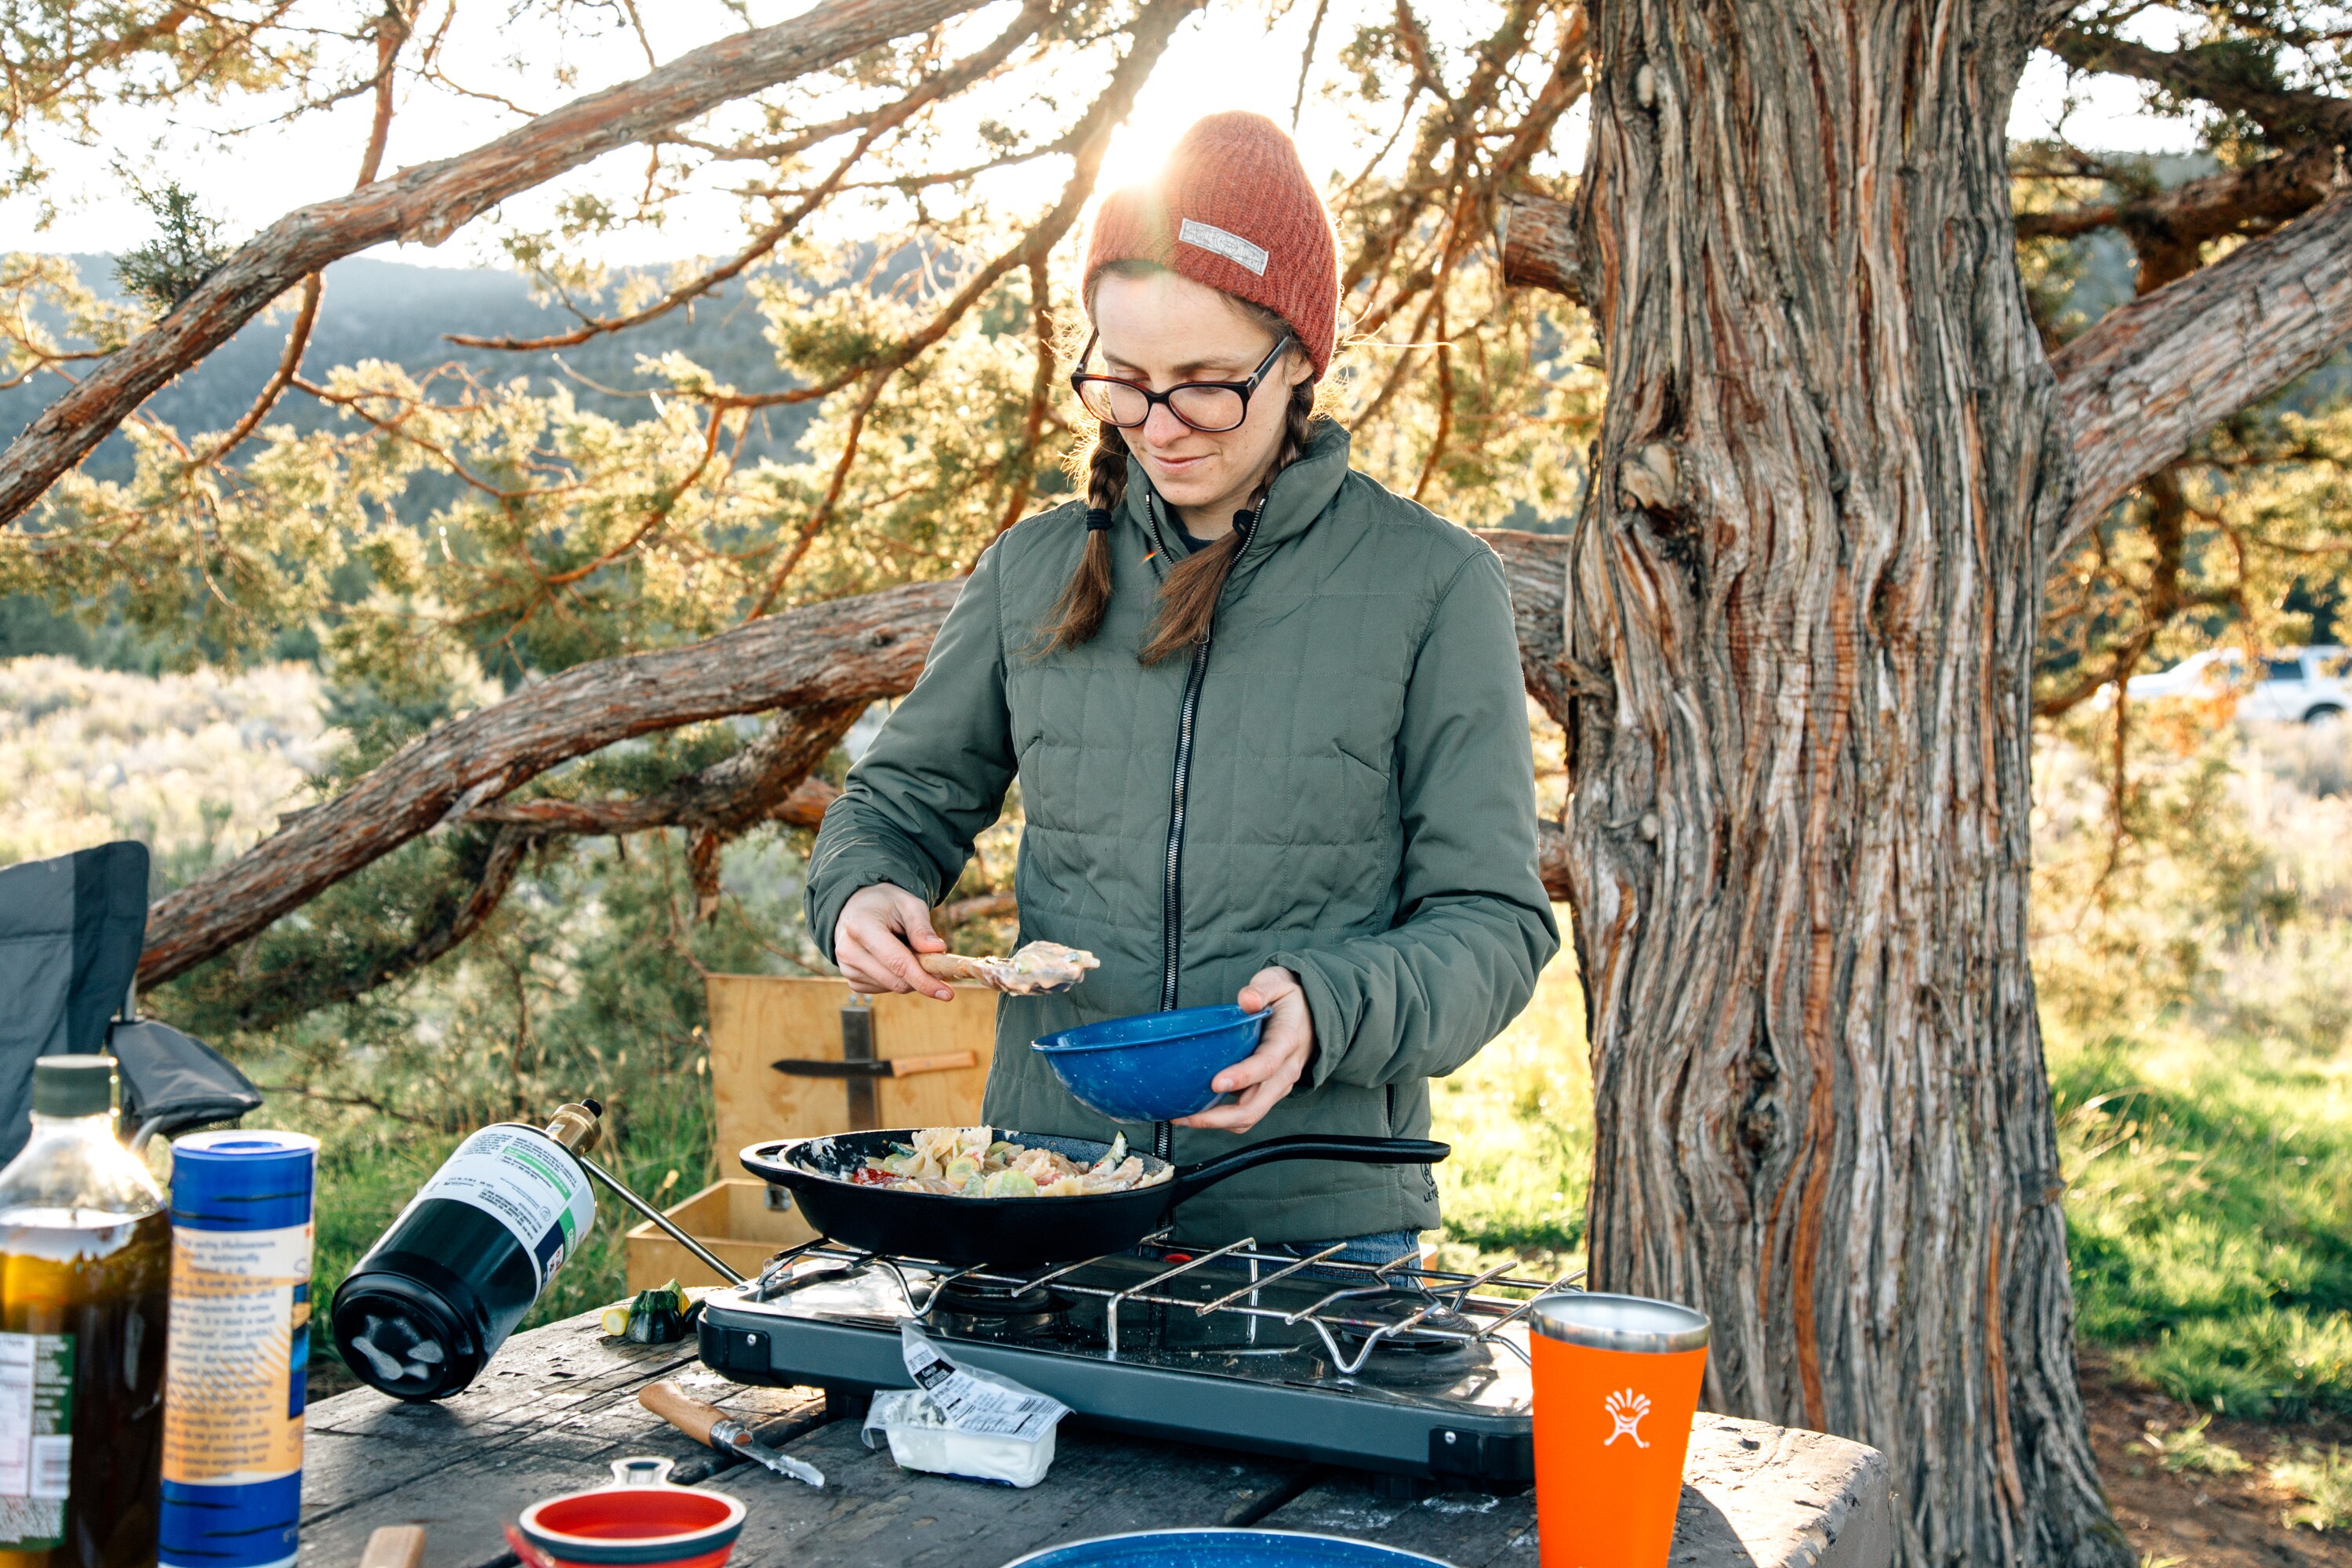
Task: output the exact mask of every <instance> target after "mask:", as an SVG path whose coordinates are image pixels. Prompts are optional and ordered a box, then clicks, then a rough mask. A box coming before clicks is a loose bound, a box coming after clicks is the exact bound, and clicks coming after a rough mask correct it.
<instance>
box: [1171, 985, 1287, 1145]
mask: <svg viewBox="0 0 2352 1568" xmlns="http://www.w3.org/2000/svg"><path fill="white" fill-rule="evenodd" d="M1234 1000H1235V1001H1237V1002H1239V1003H1240V1004H1241V1005H1242V1009H1243V1011H1244V1012H1249V1013H1255V1012H1257V1011H1259V1010H1260V1009H1261V1008H1266V1007H1271V1008H1273V1009H1274V1016H1273V1017H1271V1018H1268V1019H1267V1020H1266V1021H1265V1033H1264V1034H1263V1035H1260V1036H1259V1037H1258V1042H1257V1049H1255V1050H1254V1051H1252V1052H1251V1053H1250V1054H1249V1055H1247V1056H1245V1057H1244V1058H1242V1059H1241V1060H1239V1061H1237V1062H1235V1063H1234V1065H1233V1066H1231V1067H1229V1068H1226V1069H1225V1070H1224V1071H1223V1072H1221V1073H1219V1074H1218V1075H1217V1076H1216V1077H1215V1078H1213V1079H1211V1080H1210V1081H1209V1087H1210V1088H1211V1089H1215V1090H1216V1091H1217V1092H1218V1093H1219V1094H1232V1095H1236V1096H1238V1097H1239V1098H1237V1099H1235V1100H1233V1101H1232V1102H1231V1103H1230V1104H1226V1105H1213V1106H1211V1107H1210V1108H1209V1109H1208V1110H1203V1111H1202V1112H1200V1113H1199V1114H1198V1115H1195V1116H1187V1117H1184V1118H1183V1119H1182V1120H1181V1121H1178V1122H1177V1123H1176V1125H1177V1126H1179V1127H1213V1128H1215V1129H1216V1130H1217V1131H1220V1132H1246V1131H1249V1130H1250V1129H1251V1128H1253V1127H1255V1126H1256V1125H1257V1124H1258V1122H1259V1121H1261V1120H1263V1119H1264V1118H1265V1113H1266V1112H1267V1111H1269V1110H1273V1109H1274V1107H1275V1102H1276V1100H1280V1099H1281V1098H1282V1097H1283V1096H1284V1095H1286V1094H1288V1093H1289V1092H1290V1090H1291V1089H1292V1087H1293V1086H1295V1085H1296V1084H1297V1082H1298V1079H1299V1075H1300V1074H1302V1073H1304V1072H1305V1071H1306V1070H1307V1063H1308V1062H1310V1061H1312V1060H1314V1058H1315V1019H1314V1016H1312V1015H1311V1014H1309V1013H1308V1012H1307V993H1306V992H1305V991H1303V990H1301V989H1299V985H1298V976H1297V975H1296V974H1293V973H1290V971H1288V970H1287V969H1272V968H1269V969H1261V970H1259V971H1258V972H1257V973H1255V974H1253V975H1251V976H1250V983H1249V984H1247V985H1244V986H1243V987H1242V994H1240V995H1239V996H1237V997H1235V998H1234Z"/></svg>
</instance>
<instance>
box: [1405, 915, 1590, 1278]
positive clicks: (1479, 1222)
mask: <svg viewBox="0 0 2352 1568" xmlns="http://www.w3.org/2000/svg"><path fill="white" fill-rule="evenodd" d="M1559 917H1560V920H1561V921H1562V922H1563V923H1565V921H1566V920H1567V918H1568V912H1567V910H1559ZM1434 1099H1435V1104H1434V1107H1433V1110H1434V1116H1433V1121H1434V1126H1433V1130H1432V1136H1433V1137H1436V1138H1439V1139H1442V1140H1444V1141H1445V1142H1449V1143H1452V1144H1453V1145H1454V1155H1453V1158H1451V1159H1449V1160H1447V1161H1446V1162H1445V1163H1444V1165H1443V1166H1441V1167H1440V1168H1439V1170H1440V1175H1439V1180H1438V1186H1439V1191H1440V1194H1441V1200H1442V1202H1443V1204H1444V1212H1445V1229H1444V1233H1443V1236H1442V1239H1441V1240H1440V1242H1439V1250H1440V1256H1441V1261H1443V1262H1444V1264H1445V1265H1446V1266H1447V1267H1465V1266H1475V1267H1476V1268H1486V1267H1487V1266H1488V1265H1490V1264H1493V1263H1495V1262H1498V1261H1500V1260H1501V1259H1502V1258H1504V1257H1506V1256H1515V1257H1517V1258H1520V1259H1521V1260H1523V1261H1524V1262H1525V1264H1526V1265H1527V1266H1528V1268H1530V1269H1533V1270H1537V1271H1541V1272H1547V1273H1550V1274H1554V1275H1557V1274H1559V1273H1563V1272H1565V1271H1566V1270H1568V1269H1570V1268H1577V1267H1580V1266H1581V1265H1582V1262H1583V1253H1584V1200H1585V1194H1586V1192H1587V1190H1588V1189H1589V1188H1590V1186H1591V1171H1592V1077H1591V1072H1590V1071H1589V1070H1588V1068H1587V1064H1586V1058H1585V1047H1584V998H1583V994H1582V992H1581V991H1580V988H1579V987H1578V985H1577V981H1576V965H1575V961H1574V959H1573V957H1572V956H1569V955H1563V956H1562V957H1560V958H1558V959H1555V960H1553V962H1552V963H1551V965H1550V967H1549V968H1548V969H1546V970H1545V971H1544V973H1543V976H1542V978H1541V980H1540V981H1538V984H1537V987H1536V994H1535V999H1534V1000H1533V1001H1532V1002H1530V1003H1529V1004H1528V1008H1527V1011H1525V1012H1524V1013H1522V1014H1520V1015H1519V1016H1518V1017H1517V1019H1515V1020H1513V1022H1512V1024H1511V1026H1510V1027H1509V1028H1507V1029H1506V1030H1504V1032H1503V1033H1502V1034H1501V1035H1500V1036H1498V1037H1496V1039H1495V1040H1494V1041H1493V1042H1491V1043H1490V1044H1489V1045H1488V1046H1487V1047H1486V1049H1485V1050H1483V1051H1481V1052H1479V1053H1478V1055H1477V1056H1476V1057H1475V1058H1473V1059H1472V1060H1471V1062H1470V1064H1469V1066H1467V1067H1465V1068H1463V1069H1462V1070H1461V1071H1460V1072H1457V1073H1455V1074H1454V1076H1453V1077H1451V1078H1445V1079H1439V1080H1437V1082H1436V1084H1435V1085H1434Z"/></svg>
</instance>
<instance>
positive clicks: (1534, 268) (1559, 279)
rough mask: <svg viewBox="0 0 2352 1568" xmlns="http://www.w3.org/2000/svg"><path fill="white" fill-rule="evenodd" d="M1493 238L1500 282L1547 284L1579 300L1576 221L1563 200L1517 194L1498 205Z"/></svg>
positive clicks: (1538, 286)
mask: <svg viewBox="0 0 2352 1568" xmlns="http://www.w3.org/2000/svg"><path fill="white" fill-rule="evenodd" d="M1496 227H1497V229H1498V230H1499V232H1498V233H1497V235H1496V239H1497V240H1498V242H1499V243H1500V244H1501V246H1502V250H1503V281H1504V282H1506V283H1510V284H1521V285H1526V286H1528V287H1530V288H1535V289H1550V290H1551V291H1552V292H1553V293H1555V294H1564V295H1566V296H1567V297H1568V298H1569V299H1570V300H1574V301H1575V302H1576V303H1578V304H1580V305H1581V304H1583V303H1584V272H1583V268H1582V266H1581V255H1580V252H1579V251H1578V249H1577V248H1576V220H1575V216H1574V211H1573V209H1572V208H1570V205H1568V203H1566V202H1561V201H1554V200H1553V199H1551V198H1550V197H1549V196H1516V197H1513V198H1512V199H1510V200H1509V201H1507V202H1505V203H1504V204H1503V211H1502V221H1501V222H1500V223H1499V224H1497V225H1496Z"/></svg>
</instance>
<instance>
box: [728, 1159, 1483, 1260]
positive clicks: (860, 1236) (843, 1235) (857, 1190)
mask: <svg viewBox="0 0 2352 1568" xmlns="http://www.w3.org/2000/svg"><path fill="white" fill-rule="evenodd" d="M915 1131H916V1130H915V1129H913V1128H900V1129H898V1130H896V1131H879V1132H835V1133H832V1134H830V1135H829V1136H826V1137H824V1138H796V1139H791V1140H788V1141H785V1142H773V1143H754V1144H752V1145H751V1147H750V1148H748V1149H746V1150H744V1151H743V1153H742V1161H743V1168H744V1169H745V1170H747V1171H749V1172H751V1173H752V1174H753V1175H755V1176H761V1177H764V1178H766V1179H767V1180H768V1181H770V1182H772V1183H774V1184H776V1185H777V1186H780V1187H786V1188H789V1189H790V1190H791V1192H792V1194H793V1202H795V1203H797V1204H799V1205H800V1206H801V1212H802V1213H803V1215H807V1216H808V1222H809V1224H811V1225H813V1226H815V1227H816V1228H817V1230H818V1231H819V1232H821V1233H822V1234H824V1235H825V1236H827V1237H831V1238H832V1239H833V1240H835V1241H836V1242H839V1243H841V1244H843V1245H844V1246H847V1247H863V1248H865V1249H866V1250H867V1251H869V1252H887V1253H894V1254H898V1255H900V1256H904V1257H909V1258H937V1259H939V1260H940V1261H941V1262H943V1263H958V1264H970V1263H993V1264H997V1265H999V1266H1001V1267H1003V1268H1025V1267H1028V1266H1030V1265H1034V1264H1039V1263H1063V1262H1069V1261H1072V1260H1074V1259H1077V1258H1097V1257H1099V1256H1101V1255H1102V1254H1104V1253H1106V1252H1122V1251H1125V1250H1126V1249H1127V1248H1128V1247H1133V1246H1134V1245H1135V1244H1136V1243H1137V1242H1139V1241H1140V1240H1142V1239H1143V1238H1144V1237H1147V1236H1150V1234H1151V1233H1152V1232H1154V1231H1156V1230H1160V1229H1161V1228H1163V1227H1165V1226H1166V1225H1167V1224H1168V1215H1169V1211H1170V1210H1171V1209H1173V1208H1174V1207H1175V1206H1176V1205H1178V1204H1181V1203H1182V1202H1183V1201H1184V1200H1185V1199H1187V1198H1189V1197H1192V1196H1193V1195H1194V1194H1197V1193H1199V1192H1201V1191H1202V1190H1203V1189H1205V1188H1207V1187H1211V1186H1213V1185H1215V1184H1217V1183H1219V1182H1222V1181H1223V1180H1224V1179H1225V1178H1226V1177H1227V1176H1234V1175H1239V1174H1240V1173H1242V1172H1244V1171H1247V1170H1251V1169H1253V1168H1255V1167H1256V1166H1259V1165H1265V1164H1271V1163H1274V1162H1275V1161H1276V1160H1349V1161H1353V1162H1355V1163H1359V1164H1370V1165H1433V1164H1435V1163H1437V1162H1438V1161H1440V1160H1443V1159H1444V1158H1445V1157H1446V1156H1447V1155H1448V1154H1451V1153H1452V1152H1454V1150H1453V1148H1452V1147H1451V1146H1450V1145H1448V1144H1444V1143H1432V1142H1427V1141H1425V1140H1423V1139H1418V1138H1340V1137H1327V1136H1325V1135H1323V1134H1321V1133H1316V1132H1303V1133H1299V1134H1297V1136H1295V1137H1290V1138H1269V1139H1267V1140H1266V1141H1265V1142H1263V1143H1252V1144H1249V1145H1247V1146H1246V1147H1244V1148H1240V1149H1236V1150H1234V1152H1232V1153H1230V1154H1221V1155H1219V1156H1218V1157H1217V1158H1215V1159H1213V1160H1203V1161H1202V1162H1201V1163H1199V1164H1197V1165H1179V1166H1177V1167H1176V1173H1175V1174H1174V1175H1173V1176H1171V1178H1169V1179H1168V1180H1167V1181H1164V1182H1160V1183H1156V1184H1153V1185H1151V1186H1148V1187H1138V1188H1135V1189H1133V1190H1132V1191H1129V1192H1124V1193H1087V1194H1081V1195H1079V1196H1076V1197H1067V1198H1045V1197H1036V1198H960V1197H951V1196H950V1195H948V1194H944V1193H910V1192H898V1191H893V1190H892V1189H891V1188H888V1187H867V1186H859V1185H857V1184H855V1183H853V1182H851V1181H850V1179H849V1177H850V1173H852V1172H855V1171H857V1170H860V1169H862V1168H863V1167H864V1166H865V1164H866V1161H867V1159H869V1158H871V1157H873V1156H875V1155H877V1154H887V1153H888V1152H890V1146H891V1145H892V1144H894V1143H897V1144H902V1145H903V1144H911V1143H912V1142H914V1141H915ZM996 1136H997V1137H999V1138H1001V1139H1003V1141H1005V1142H1008V1143H1019V1144H1021V1145H1023V1146H1024V1147H1025V1148H1031V1149H1051V1150H1053V1151H1054V1152H1056V1153H1058V1154H1062V1155H1066V1156H1067V1157H1068V1158H1070V1159H1072V1160H1076V1162H1078V1163H1080V1164H1085V1165H1091V1164H1093V1163H1095V1162H1096V1161H1097V1160H1099V1159H1101V1158H1102V1157H1103V1156H1104V1155H1105V1154H1107V1153H1108V1152H1110V1145H1109V1144H1108V1143H1099V1142H1095V1141H1094V1140H1092V1139H1089V1138H1055V1137H1049V1136H1047V1135H1045V1134H1044V1133H1038V1132H1009V1131H1005V1130H1004V1129H1003V1128H1002V1127H1000V1128H998V1129H996ZM1139 1157H1140V1158H1141V1159H1142V1161H1143V1168H1144V1172H1145V1173H1146V1174H1150V1173H1154V1172H1158V1171H1162V1170H1166V1169H1167V1168H1168V1163H1167V1162H1166V1161H1164V1160H1155V1159H1153V1158H1152V1157H1151V1156H1150V1155H1149V1154H1142V1155H1140V1156H1139Z"/></svg>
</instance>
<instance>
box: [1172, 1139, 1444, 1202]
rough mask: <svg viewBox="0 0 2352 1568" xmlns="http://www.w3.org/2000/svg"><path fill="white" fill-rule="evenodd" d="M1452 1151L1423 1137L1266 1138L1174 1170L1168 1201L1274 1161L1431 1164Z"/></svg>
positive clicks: (1181, 1199)
mask: <svg viewBox="0 0 2352 1568" xmlns="http://www.w3.org/2000/svg"><path fill="white" fill-rule="evenodd" d="M1453 1152H1454V1145H1452V1144H1451V1143H1435V1142H1431V1141H1429V1140H1428V1139H1426V1138H1343V1137H1340V1136H1339V1135H1338V1134H1336V1133H1325V1132H1300V1133H1295V1134H1293V1135H1292V1136H1290V1137H1288V1138H1269V1139H1267V1140H1266V1141H1265V1142H1263V1143H1252V1144H1250V1145H1248V1146H1247V1147H1246V1148H1241V1149H1236V1150H1234V1152H1232V1153H1230V1154H1220V1155H1218V1156H1217V1157H1216V1158H1215V1159H1213V1160H1203V1161H1202V1162H1201V1163H1199V1164H1197V1165H1180V1166H1178V1167H1177V1168H1176V1174H1175V1176H1174V1178H1173V1179H1172V1180H1171V1181H1170V1183H1169V1186H1170V1187H1171V1189H1172V1193H1171V1196H1170V1199H1169V1202H1170V1203H1171V1204H1181V1203H1182V1202H1183V1201H1184V1200H1185V1199H1187V1198H1190V1197H1192V1196H1193V1195H1194V1194H1197V1193H1199V1192H1201V1191H1202V1189H1203V1188H1207V1187H1213V1186H1214V1185H1216V1184H1218V1183H1219V1182H1222V1181H1223V1180H1224V1179H1225V1178H1226V1177H1227V1176H1238V1175H1240V1174H1241V1173H1243V1172H1244V1171H1248V1170H1254V1169H1255V1168H1256V1167H1258V1166H1260V1165H1271V1164H1273V1163H1275V1162H1276V1161H1277V1160H1346V1161H1348V1162H1349V1163H1353V1164H1358V1165H1434V1164H1436V1163H1438V1162H1439V1161H1440V1160H1443V1159H1444V1158H1445V1157H1446V1156H1447V1155H1448V1154H1451V1153H1453Z"/></svg>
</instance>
